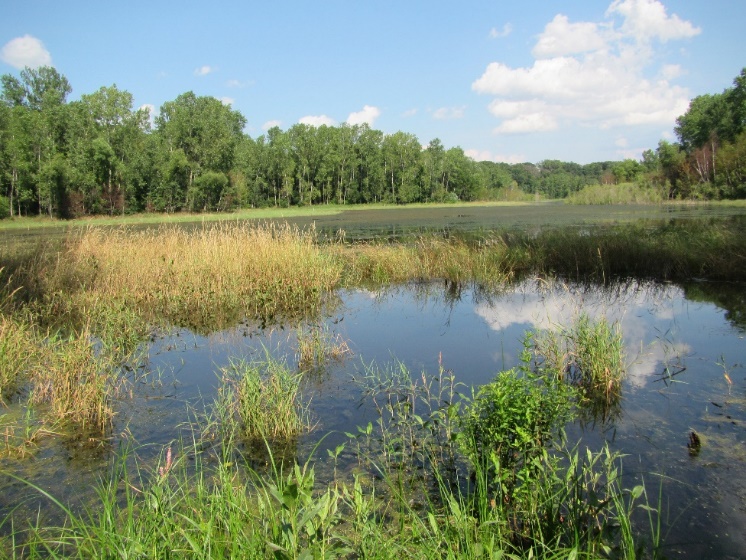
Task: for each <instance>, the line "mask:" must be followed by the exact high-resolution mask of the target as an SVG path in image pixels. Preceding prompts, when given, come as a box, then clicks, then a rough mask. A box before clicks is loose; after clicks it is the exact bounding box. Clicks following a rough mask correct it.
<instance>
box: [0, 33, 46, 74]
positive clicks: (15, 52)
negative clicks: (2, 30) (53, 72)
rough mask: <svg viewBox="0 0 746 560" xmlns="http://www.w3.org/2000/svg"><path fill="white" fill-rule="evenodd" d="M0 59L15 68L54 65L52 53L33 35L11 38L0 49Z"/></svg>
mask: <svg viewBox="0 0 746 560" xmlns="http://www.w3.org/2000/svg"><path fill="white" fill-rule="evenodd" d="M0 60H2V61H3V62H5V63H6V64H10V65H11V66H13V67H14V68H23V67H24V66H28V67H29V68H38V67H39V66H52V55H51V54H49V51H48V50H47V49H46V47H45V46H44V43H42V42H41V40H39V39H37V38H36V37H32V36H31V35H24V36H23V37H16V38H15V39H11V40H10V41H8V42H7V43H5V45H3V48H2V50H0Z"/></svg>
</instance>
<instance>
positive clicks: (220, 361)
mask: <svg viewBox="0 0 746 560" xmlns="http://www.w3.org/2000/svg"><path fill="white" fill-rule="evenodd" d="M710 288H712V287H711V286H690V287H687V288H686V289H684V288H682V287H679V286H676V285H671V284H663V285H661V284H653V283H650V284H640V283H636V282H629V283H625V284H617V285H614V286H612V287H606V288H600V287H593V286H591V287H588V286H578V285H567V284H561V283H555V284H547V283H546V282H543V281H539V280H529V281H525V282H523V283H521V284H519V285H516V286H512V287H509V288H506V290H505V291H504V292H502V293H498V294H489V295H487V294H483V293H479V292H476V291H474V290H470V289H456V288H454V287H453V286H450V287H449V286H444V285H442V284H429V285H425V286H407V287H398V288H389V289H386V290H384V291H381V292H369V291H364V290H355V291H348V292H343V293H341V294H339V298H340V301H339V304H338V305H337V306H336V307H335V309H334V311H333V312H332V313H331V314H330V316H329V317H327V319H326V328H327V329H328V331H329V332H330V333H333V334H337V335H339V336H341V337H343V338H344V340H346V341H347V342H348V344H349V346H350V348H351V350H352V352H353V355H352V356H348V357H347V359H346V360H345V361H344V362H342V363H336V364H331V365H330V366H329V367H328V368H327V369H326V370H325V371H323V372H321V373H319V374H318V375H316V376H315V377H314V378H313V379H312V380H311V382H310V383H309V385H308V387H307V396H308V397H310V398H312V401H311V402H312V411H313V415H314V419H315V421H316V428H315V430H314V432H313V433H312V434H311V435H310V436H308V437H307V438H306V439H305V440H304V441H302V442H300V443H299V449H298V454H299V458H301V459H303V457H304V454H307V453H308V450H309V449H310V447H311V446H312V445H313V444H314V442H316V441H318V438H320V437H321V436H322V435H324V434H327V433H329V432H334V433H333V434H332V435H331V436H329V437H328V438H327V439H326V440H325V441H324V446H326V447H331V448H333V447H334V445H336V444H337V443H338V442H340V441H342V440H344V436H343V435H342V434H341V432H344V431H352V430H354V428H355V427H356V426H358V425H364V424H366V423H367V422H368V421H369V420H371V419H372V418H373V411H372V409H371V407H370V406H368V405H366V403H364V402H361V395H360V389H359V386H358V385H357V384H355V383H354V382H352V377H353V376H358V377H359V376H360V374H361V372H362V370H363V364H367V363H370V362H373V361H374V362H376V363H377V364H378V365H379V366H384V367H385V366H386V364H391V363H392V362H394V361H400V362H402V363H403V364H405V365H406V366H407V367H408V368H409V369H410V371H411V372H412V373H413V374H414V375H419V373H420V372H421V371H423V370H424V371H426V372H429V373H431V374H435V373H437V371H438V363H439V357H441V356H442V362H443V365H444V366H445V367H446V368H449V369H452V370H453V371H454V372H455V374H456V376H457V378H458V380H459V381H461V382H463V383H465V384H467V385H471V386H478V385H480V384H483V383H485V382H488V381H489V380H491V379H492V378H493V376H494V375H495V374H496V373H497V372H498V371H500V370H502V369H506V368H510V367H512V366H514V365H516V364H517V362H518V355H519V352H520V349H521V344H520V343H521V339H522V337H523V334H524V332H525V331H526V330H528V329H537V328H548V327H551V326H552V325H569V324H571V322H572V319H573V317H575V316H577V314H578V313H580V312H581V311H583V312H586V313H588V314H590V315H591V316H595V317H600V316H606V317H607V318H608V319H610V320H612V321H619V323H620V324H621V327H622V329H623V333H624V339H625V343H626V348H627V357H628V362H629V368H628V369H629V374H628V377H627V380H626V382H625V385H624V391H623V404H622V410H621V414H620V416H619V417H618V418H616V419H615V420H613V421H611V422H609V423H606V424H603V425H602V424H596V425H593V424H587V425H585V426H581V425H576V426H573V427H571V428H570V430H569V435H570V438H571V440H573V439H575V440H580V441H582V443H583V444H585V445H589V446H591V447H593V448H599V447H600V446H601V445H602V444H603V442H604V441H608V442H610V444H611V446H612V448H613V449H616V450H619V451H622V452H623V453H625V454H626V458H625V460H624V474H625V477H626V478H627V479H628V482H629V485H628V486H629V487H631V486H633V485H634V484H637V483H638V481H640V480H644V482H645V484H646V486H647V487H648V490H649V492H650V494H651V497H652V499H653V500H657V492H658V489H659V488H661V485H662V495H663V501H662V504H661V505H662V507H663V516H664V523H665V529H664V536H665V542H666V544H667V550H666V553H667V554H668V555H669V556H670V557H688V558H701V557H709V558H722V557H731V558H738V557H744V556H746V537H745V534H746V441H745V440H746V368H744V364H746V341H745V340H744V337H745V336H746V328H745V327H744V324H743V322H742V318H743V314H742V313H740V312H738V311H737V310H736V311H734V310H733V309H728V308H727V307H724V305H726V304H724V303H723V302H722V301H718V304H715V303H711V302H710V300H711V298H709V299H708V297H707V294H708V293H711V292H713V291H714V292H715V293H718V294H719V293H722V292H724V290H721V289H714V290H711V289H710ZM729 289H730V290H731V291H733V292H735V293H736V294H743V293H744V292H743V289H744V286H738V285H730V286H729ZM726 291H727V290H726ZM687 293H689V294H692V296H691V297H690V298H687ZM741 299H742V298H741ZM735 300H736V301H740V299H739V298H737V297H736V298H735ZM729 301H730V300H729ZM295 333H296V331H295V329H293V328H286V329H283V328H281V327H276V328H274V329H268V330H264V331H261V330H259V329H258V328H256V327H253V326H251V325H240V326H238V327H236V328H234V329H230V330H227V331H222V332H218V333H214V334H212V335H210V336H197V335H195V334H193V333H190V332H189V331H186V330H182V331H178V332H176V333H173V334H172V335H169V336H167V337H165V338H162V339H159V340H157V341H155V342H154V343H153V344H152V346H151V347H150V348H149V359H148V361H147V366H146V367H145V369H144V370H143V371H142V372H141V373H147V374H149V375H148V376H147V377H146V378H144V379H147V382H145V381H143V382H142V383H139V382H138V383H136V384H135V389H134V398H131V399H123V400H122V401H121V402H120V403H118V415H117V418H116V428H115V434H114V437H113V438H112V440H111V441H110V442H108V443H106V444H96V445H90V444H86V442H81V441H70V440H66V439H65V438H49V439H47V440H44V441H43V442H42V444H41V448H40V450H39V451H38V452H37V453H36V454H35V455H34V456H33V457H31V458H30V459H24V460H22V461H17V460H13V461H11V460H4V461H3V462H2V465H0V469H2V470H13V471H15V472H17V473H19V474H21V476H23V477H24V478H27V479H30V480H31V481H32V482H34V483H35V484H38V485H39V486H40V487H41V488H43V489H44V490H46V491H49V492H50V493H52V494H53V495H54V496H56V497H57V498H59V499H61V500H62V501H63V502H65V501H73V502H75V501H76V500H78V499H80V497H81V496H85V495H89V496H90V495H91V494H92V488H93V486H95V483H96V481H97V480H98V479H99V478H105V477H106V476H107V472H108V469H110V468H111V463H112V458H113V457H114V456H115V455H116V453H115V450H116V448H117V446H118V445H120V444H122V442H124V441H127V442H134V444H135V445H136V449H137V457H138V458H139V459H140V460H141V461H143V462H144V463H145V464H150V463H152V464H153V465H155V464H156V461H157V455H158V453H160V452H161V451H162V450H163V448H164V446H166V445H168V444H169V443H170V442H172V441H173V440H175V439H177V438H178V437H179V436H180V435H181V434H183V433H184V424H185V423H186V422H188V421H190V420H191V419H193V415H194V413H195V412H196V411H200V410H203V409H204V407H205V404H206V403H209V402H210V401H211V400H212V398H213V396H214V393H215V389H216V387H217V385H218V373H219V370H220V368H221V367H224V366H226V365H228V363H229V361H230V360H231V359H232V358H252V357H255V358H261V357H262V356H263V355H264V352H265V351H266V349H269V350H270V351H271V352H273V353H275V354H277V355H282V356H288V359H289V360H290V362H291V364H292V362H293V360H294V355H293V348H294V344H295ZM729 380H730V381H729ZM8 413H9V414H13V413H14V411H13V410H9V412H8ZM693 431H694V432H696V433H697V434H698V435H699V437H700V439H701V443H702V445H701V451H700V452H699V454H698V455H696V456H693V455H691V454H690V452H689V450H688V448H687V443H688V441H689V434H690V433H691V432H693ZM316 453H317V455H316V456H318V457H325V456H326V453H325V452H324V451H323V449H321V450H317V451H316ZM34 496H36V497H34ZM37 499H38V495H36V494H35V493H34V492H32V491H30V490H29V488H28V487H26V486H24V485H23V484H21V483H19V482H18V481H15V480H13V479H11V478H9V477H7V476H4V475H0V510H1V511H2V512H3V514H6V513H7V512H8V511H9V510H10V508H13V507H15V506H17V505H18V504H19V503H22V502H23V501H24V500H29V502H28V505H29V507H30V508H32V509H33V507H35V504H36V501H35V500H37ZM44 507H45V508H47V507H49V506H44ZM50 515H52V514H50Z"/></svg>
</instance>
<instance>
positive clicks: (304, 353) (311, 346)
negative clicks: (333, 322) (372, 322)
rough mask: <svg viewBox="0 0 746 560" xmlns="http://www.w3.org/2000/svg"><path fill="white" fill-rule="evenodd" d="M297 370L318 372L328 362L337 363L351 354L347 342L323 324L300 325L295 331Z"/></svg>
mask: <svg viewBox="0 0 746 560" xmlns="http://www.w3.org/2000/svg"><path fill="white" fill-rule="evenodd" d="M295 344H296V358H297V361H298V369H300V370H301V371H306V372H320V371H323V369H324V368H325V367H326V366H327V364H328V363H329V362H330V361H336V362H339V361H341V360H343V359H344V358H345V357H347V356H349V355H350V354H351V353H352V350H350V347H349V345H348V344H347V341H346V340H345V339H344V338H343V337H342V336H341V335H340V334H339V333H336V334H335V333H333V332H331V330H330V329H329V326H328V325H326V324H325V323H315V324H309V325H301V326H299V327H298V328H297V329H296V337H295Z"/></svg>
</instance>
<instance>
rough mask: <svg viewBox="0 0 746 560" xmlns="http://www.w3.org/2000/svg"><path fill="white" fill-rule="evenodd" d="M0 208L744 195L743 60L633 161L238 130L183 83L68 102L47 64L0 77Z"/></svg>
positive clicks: (407, 139)
mask: <svg viewBox="0 0 746 560" xmlns="http://www.w3.org/2000/svg"><path fill="white" fill-rule="evenodd" d="M1 80H2V92H1V94H0V217H8V216H11V217H12V216H27V215H48V216H56V217H63V218H66V217H77V216H84V215H95V214H124V213H135V212H150V211H158V212H177V211H192V212H202V211H215V210H217V211H226V210H232V209H236V208H248V207H262V206H291V205H310V204H329V203H335V204H358V203H368V202H390V203H408V202H428V201H456V200H490V199H493V200H497V199H502V200H504V199H522V198H531V197H543V198H563V197H566V196H568V195H570V194H572V193H574V192H577V191H579V190H580V189H582V188H583V187H586V186H589V185H606V184H615V183H621V182H637V183H639V184H641V185H644V186H648V187H653V188H656V189H658V190H660V191H661V192H663V197H664V198H742V197H746V132H744V125H745V124H746V69H744V70H743V71H742V72H741V74H740V75H739V76H738V77H737V78H736V79H735V81H734V85H733V87H732V88H729V89H727V90H725V91H724V92H723V93H721V94H715V95H703V96H699V97H696V98H695V99H694V100H693V101H692V102H691V105H690V107H689V110H688V111H687V113H686V114H684V115H682V116H681V117H680V118H679V119H678V121H677V127H676V134H677V136H678V140H679V141H678V142H676V143H671V142H667V141H661V142H660V143H659V145H658V147H657V148H656V149H655V150H653V149H651V150H647V151H646V152H645V153H644V154H643V158H642V160H641V161H635V160H625V161H622V162H599V163H592V164H587V165H579V164H576V163H569V162H562V161H556V160H546V161H542V162H539V163H536V164H534V163H521V164H507V163H494V162H486V161H483V162H475V161H473V160H472V159H471V158H469V157H467V156H466V155H465V153H464V151H463V150H462V149H461V148H459V147H452V148H446V147H445V146H443V144H442V142H441V141H440V140H439V139H437V138H436V139H433V140H431V141H430V142H429V143H428V144H427V146H424V147H423V145H422V143H421V142H420V140H419V139H418V138H417V137H416V136H415V135H413V134H409V133H406V132H396V133H394V134H384V133H383V132H381V131H379V130H375V129H372V128H370V127H369V126H367V125H355V126H349V125H346V124H344V125H341V126H319V127H313V126H309V125H304V124H296V125H294V126H292V127H290V128H289V129H287V130H281V129H279V128H272V129H270V130H269V131H268V132H267V133H266V134H264V135H261V136H259V137H258V138H252V137H250V136H248V135H247V134H245V133H244V127H245V125H246V118H245V117H244V116H243V115H242V114H241V113H240V112H238V111H235V110H233V109H231V107H230V106H228V105H225V104H223V103H222V102H221V101H219V100H218V99H215V98H213V97H202V96H197V95H195V94H194V93H193V92H187V93H183V94H181V95H179V96H178V97H177V98H176V99H174V100H173V101H168V102H166V103H164V104H163V105H162V106H161V108H160V110H159V113H158V115H157V116H156V117H155V119H154V120H151V116H150V114H149V112H148V111H147V110H144V109H133V107H132V100H133V98H132V94H131V93H129V92H127V91H124V90H120V89H119V88H117V87H116V85H112V86H110V87H102V88H101V89H99V90H98V91H96V92H93V93H91V94H84V95H81V96H80V99H79V100H78V101H71V102H68V100H67V98H68V96H69V95H70V93H71V92H72V87H71V86H70V84H69V82H68V80H67V79H66V78H65V77H64V76H63V75H61V74H60V73H59V72H57V70H55V69H54V68H51V67H40V68H37V69H30V68H26V69H24V70H23V71H21V72H20V76H19V77H16V76H12V75H9V74H5V75H3V76H2V77H1Z"/></svg>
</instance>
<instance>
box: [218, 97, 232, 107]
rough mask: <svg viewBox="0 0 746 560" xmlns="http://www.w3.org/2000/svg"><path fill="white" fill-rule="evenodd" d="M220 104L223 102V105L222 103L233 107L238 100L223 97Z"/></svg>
mask: <svg viewBox="0 0 746 560" xmlns="http://www.w3.org/2000/svg"><path fill="white" fill-rule="evenodd" d="M220 102H221V103H222V104H223V105H228V106H230V105H233V104H234V103H235V102H236V100H235V99H233V98H232V97H221V98H220Z"/></svg>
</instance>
